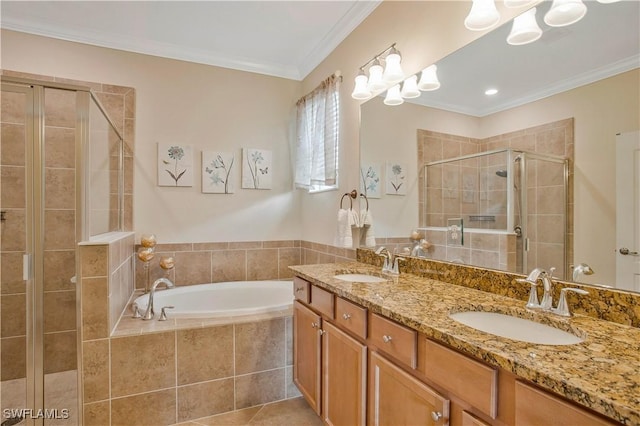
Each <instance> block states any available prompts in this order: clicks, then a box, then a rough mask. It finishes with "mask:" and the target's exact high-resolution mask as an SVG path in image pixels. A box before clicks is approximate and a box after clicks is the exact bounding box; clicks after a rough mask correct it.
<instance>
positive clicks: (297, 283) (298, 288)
mask: <svg viewBox="0 0 640 426" xmlns="http://www.w3.org/2000/svg"><path fill="white" fill-rule="evenodd" d="M309 286H311V284H309V282H307V281H305V280H303V279H302V278H298V277H293V297H294V298H295V299H296V300H299V301H301V302H302V303H309V295H310V294H311V293H310V292H309Z"/></svg>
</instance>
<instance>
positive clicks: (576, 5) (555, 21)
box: [544, 0, 587, 27]
mask: <svg viewBox="0 0 640 426" xmlns="http://www.w3.org/2000/svg"><path fill="white" fill-rule="evenodd" d="M586 13H587V6H585V5H584V3H582V0H553V3H552V4H551V9H549V11H548V12H547V13H546V14H545V15H544V22H545V24H547V25H549V26H550V27H566V26H567V25H571V24H575V23H576V22H578V21H579V20H581V19H582V18H583V17H584V15H585V14H586Z"/></svg>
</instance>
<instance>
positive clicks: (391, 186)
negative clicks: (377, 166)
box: [385, 161, 407, 195]
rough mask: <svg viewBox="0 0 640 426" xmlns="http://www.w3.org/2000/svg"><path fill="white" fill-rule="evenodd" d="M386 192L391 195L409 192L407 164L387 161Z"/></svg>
mask: <svg viewBox="0 0 640 426" xmlns="http://www.w3.org/2000/svg"><path fill="white" fill-rule="evenodd" d="M385 188H386V193H387V194H390V195H406V194H407V165H406V164H404V163H399V162H392V161H387V168H386V173H385Z"/></svg>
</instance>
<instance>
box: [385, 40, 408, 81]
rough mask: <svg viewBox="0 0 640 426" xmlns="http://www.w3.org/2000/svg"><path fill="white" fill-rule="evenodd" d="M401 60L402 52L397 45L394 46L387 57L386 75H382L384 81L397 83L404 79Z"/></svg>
mask: <svg viewBox="0 0 640 426" xmlns="http://www.w3.org/2000/svg"><path fill="white" fill-rule="evenodd" d="M401 60H402V58H401V57H400V52H398V51H397V50H396V48H395V47H394V48H392V49H391V52H389V54H388V55H387V57H386V58H385V62H386V65H385V68H384V75H383V76H382V79H383V80H384V81H386V82H387V83H397V82H399V81H402V80H404V72H403V71H402V67H401V66H400V61H401Z"/></svg>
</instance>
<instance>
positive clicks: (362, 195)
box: [360, 193, 369, 211]
mask: <svg viewBox="0 0 640 426" xmlns="http://www.w3.org/2000/svg"><path fill="white" fill-rule="evenodd" d="M360 196H361V197H362V198H364V200H365V201H366V202H367V211H369V199H368V198H367V196H366V195H364V194H362V193H361V194H360Z"/></svg>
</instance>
